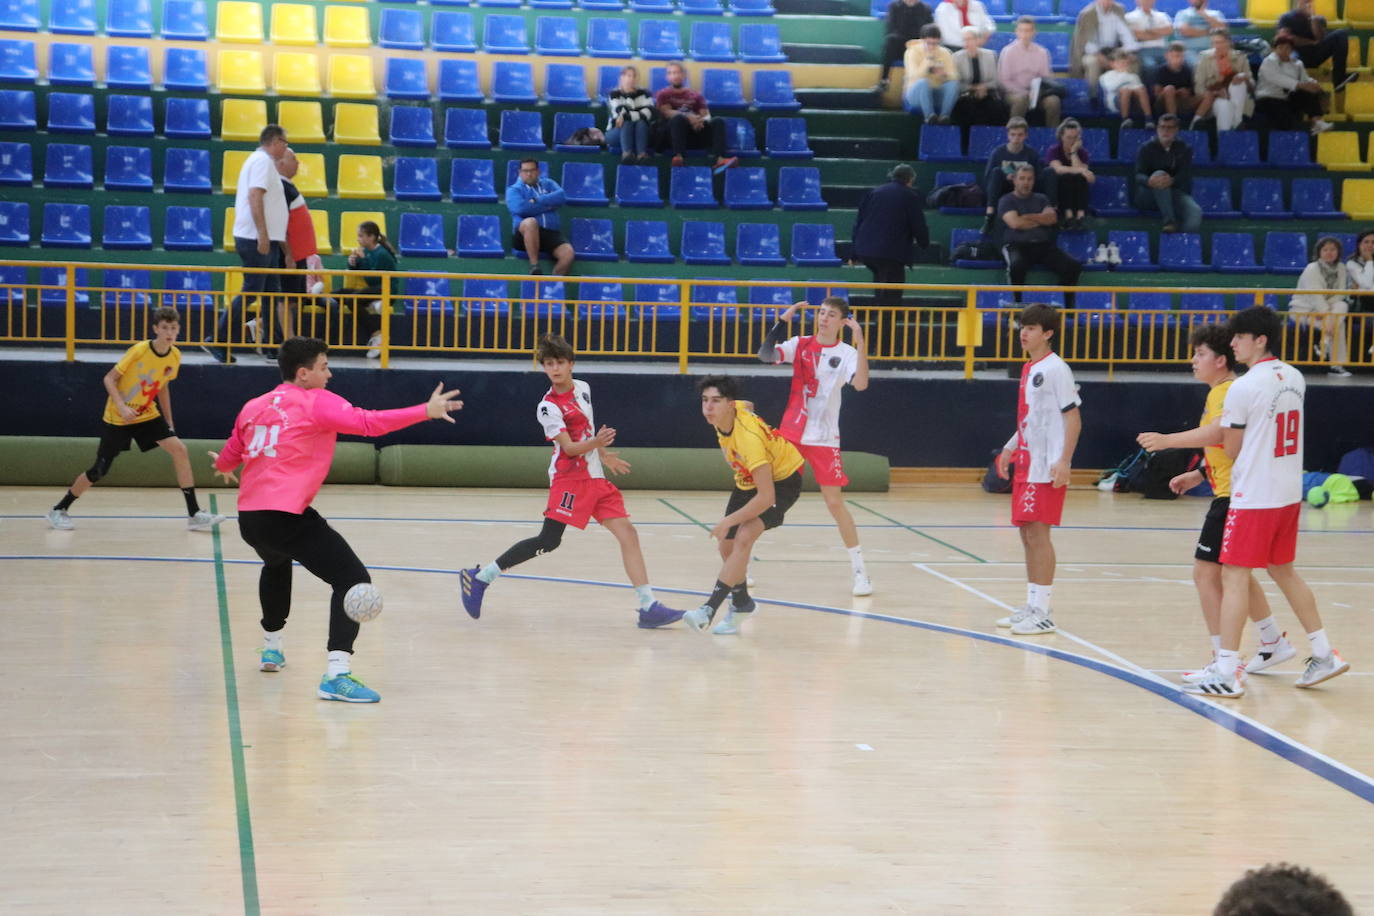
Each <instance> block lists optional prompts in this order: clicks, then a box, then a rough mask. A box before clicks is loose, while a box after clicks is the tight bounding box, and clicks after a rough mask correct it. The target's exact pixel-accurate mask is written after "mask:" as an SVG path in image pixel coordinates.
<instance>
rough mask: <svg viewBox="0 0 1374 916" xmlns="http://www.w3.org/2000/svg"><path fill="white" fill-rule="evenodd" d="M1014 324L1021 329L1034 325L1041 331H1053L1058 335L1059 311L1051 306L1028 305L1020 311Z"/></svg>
mask: <svg viewBox="0 0 1374 916" xmlns="http://www.w3.org/2000/svg"><path fill="white" fill-rule="evenodd" d="M1016 322H1017V324H1019V325H1020V326H1021V327H1026V326H1027V325H1034V326H1035V327H1037V328H1039V329H1040V330H1042V331H1046V332H1049V331H1053V332H1055V333H1056V334H1057V333H1059V309H1057V308H1055V307H1054V306H1052V305H1041V304H1036V305H1028V306H1026V307H1025V308H1023V309H1022V310H1021V314H1020V315H1019V316H1017V319H1016Z"/></svg>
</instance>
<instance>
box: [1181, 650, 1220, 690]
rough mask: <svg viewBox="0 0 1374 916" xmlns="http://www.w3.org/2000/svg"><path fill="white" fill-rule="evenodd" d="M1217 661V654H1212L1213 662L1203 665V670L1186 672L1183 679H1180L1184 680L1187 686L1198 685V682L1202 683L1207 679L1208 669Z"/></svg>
mask: <svg viewBox="0 0 1374 916" xmlns="http://www.w3.org/2000/svg"><path fill="white" fill-rule="evenodd" d="M1216 660H1217V656H1216V653H1215V652H1214V653H1212V661H1210V662H1208V663H1207V664H1205V665H1203V666H1202V667H1201V668H1199V669H1197V670H1196V671H1185V672H1183V677H1182V678H1180V680H1182V681H1183V683H1185V684H1196V683H1197V682H1198V681H1200V680H1202V679H1203V678H1205V677H1207V671H1208V669H1209V668H1211V667H1212V662H1214V661H1216Z"/></svg>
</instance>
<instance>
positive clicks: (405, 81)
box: [386, 57, 429, 101]
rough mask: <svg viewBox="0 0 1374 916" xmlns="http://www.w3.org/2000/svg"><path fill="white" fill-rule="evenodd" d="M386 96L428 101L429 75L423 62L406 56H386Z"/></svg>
mask: <svg viewBox="0 0 1374 916" xmlns="http://www.w3.org/2000/svg"><path fill="white" fill-rule="evenodd" d="M386 96H387V98H389V99H419V100H421V101H429V77H428V76H427V75H426V74H425V62H424V61H423V60H419V59H412V58H408V57H388V58H387V59H386Z"/></svg>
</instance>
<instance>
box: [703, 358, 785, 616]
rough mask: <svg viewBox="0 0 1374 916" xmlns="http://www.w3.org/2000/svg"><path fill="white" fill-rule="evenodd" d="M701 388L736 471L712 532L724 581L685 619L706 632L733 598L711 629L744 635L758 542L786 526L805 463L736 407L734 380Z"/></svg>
mask: <svg viewBox="0 0 1374 916" xmlns="http://www.w3.org/2000/svg"><path fill="white" fill-rule="evenodd" d="M697 388H698V389H699V390H700V391H701V413H702V416H704V417H706V422H707V423H710V424H711V425H712V426H713V427H715V430H716V440H717V441H718V442H719V443H720V450H721V451H722V452H724V453H725V463H726V464H728V465H730V467H731V468H732V469H734V472H735V489H734V491H733V492H731V494H730V499H729V501H728V502H727V503H726V504H725V517H724V518H723V519H721V520H720V521H719V522H717V523H716V526H715V527H714V528H712V529H711V537H713V538H716V539H717V540H718V541H719V544H720V557H721V559H722V560H724V561H725V562H724V564H723V565H722V566H721V568H720V577H719V578H717V579H716V584H715V587H714V588H712V589H711V597H709V598H707V599H706V603H705V604H703V605H702V606H701V607H699V608H696V609H694V610H690V611H688V612H687V613H686V614H685V615H683V618H682V619H683V620H685V621H686V622H687V624H688V625H689V626H691V627H692V628H693V629H696V630H704V629H706V627H708V626H710V624H711V620H712V619H713V618H714V617H715V616H716V611H717V610H718V609H719V608H720V605H721V602H723V601H724V600H725V596H726V595H729V596H730V611H729V613H727V614H726V615H725V619H724V620H722V621H721V622H720V623H718V624H716V627H715V629H713V630H712V631H711V632H712V633H715V634H717V635H720V636H729V635H732V634H735V633H738V632H739V621H738V620H736V617H737V616H743V615H745V614H752V613H753V612H754V607H755V605H754V599H752V598H750V597H749V586H748V583H747V582H746V581H745V575H746V573H747V572H748V568H749V558H750V556H752V553H753V549H754V542H755V541H757V540H758V539H759V535H761V534H763V533H764V532H765V531H767V530H768V529H769V528H776V527H778V526H779V525H781V524H782V521H783V517H784V516H785V515H787V510H788V509H790V508H792V504H793V503H795V502H796V501H797V497H798V496H800V495H801V486H802V466H803V465H805V464H806V459H804V458H802V456H801V453H800V452H798V451H797V448H796V446H794V445H793V444H792V443H791V442H788V441H787V440H786V439H784V438H783V437H782V436H781V435H779V434H778V433H777V432H776V431H775V430H774V429H773V428H772V427H771V426H769V425H768V424H767V423H765V422H763V421H762V420H760V419H759V418H758V417H756V416H755V415H754V414H752V413H750V412H749V411H748V410H745V409H744V407H743V406H741V405H737V404H736V403H735V401H736V399H737V398H738V397H739V389H738V388H737V387H736V385H735V380H734V379H732V378H730V377H729V376H724V375H708V376H707V377H706V378H704V379H702V380H701V383H700V384H699V385H698V386H697Z"/></svg>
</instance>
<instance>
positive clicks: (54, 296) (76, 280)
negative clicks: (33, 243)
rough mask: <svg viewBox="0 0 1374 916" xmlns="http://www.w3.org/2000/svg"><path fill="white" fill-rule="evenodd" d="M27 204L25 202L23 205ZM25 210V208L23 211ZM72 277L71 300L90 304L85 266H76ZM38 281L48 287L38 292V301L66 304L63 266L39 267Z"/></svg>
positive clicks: (81, 303) (51, 304) (65, 271)
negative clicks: (73, 288) (73, 287)
mask: <svg viewBox="0 0 1374 916" xmlns="http://www.w3.org/2000/svg"><path fill="white" fill-rule="evenodd" d="M25 206H26V207H27V206H28V205H27V204H26V205H25ZM25 212H27V210H26V211H25ZM75 274H76V275H75V276H74V277H73V278H72V282H73V285H74V286H75V287H76V289H75V290H73V296H72V298H73V300H74V301H75V302H76V304H77V305H90V304H91V294H90V292H89V288H90V285H91V272H90V271H89V270H88V269H87V268H85V267H78V268H77V269H76V271H75ZM38 282H39V284H41V285H42V286H46V287H50V288H49V289H44V290H41V291H40V292H39V297H38V301H39V302H41V303H42V304H43V305H49V306H53V305H57V306H61V305H66V304H67V291H66V290H65V289H63V287H65V286H66V285H67V270H66V268H65V267H40V268H39V269H38Z"/></svg>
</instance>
